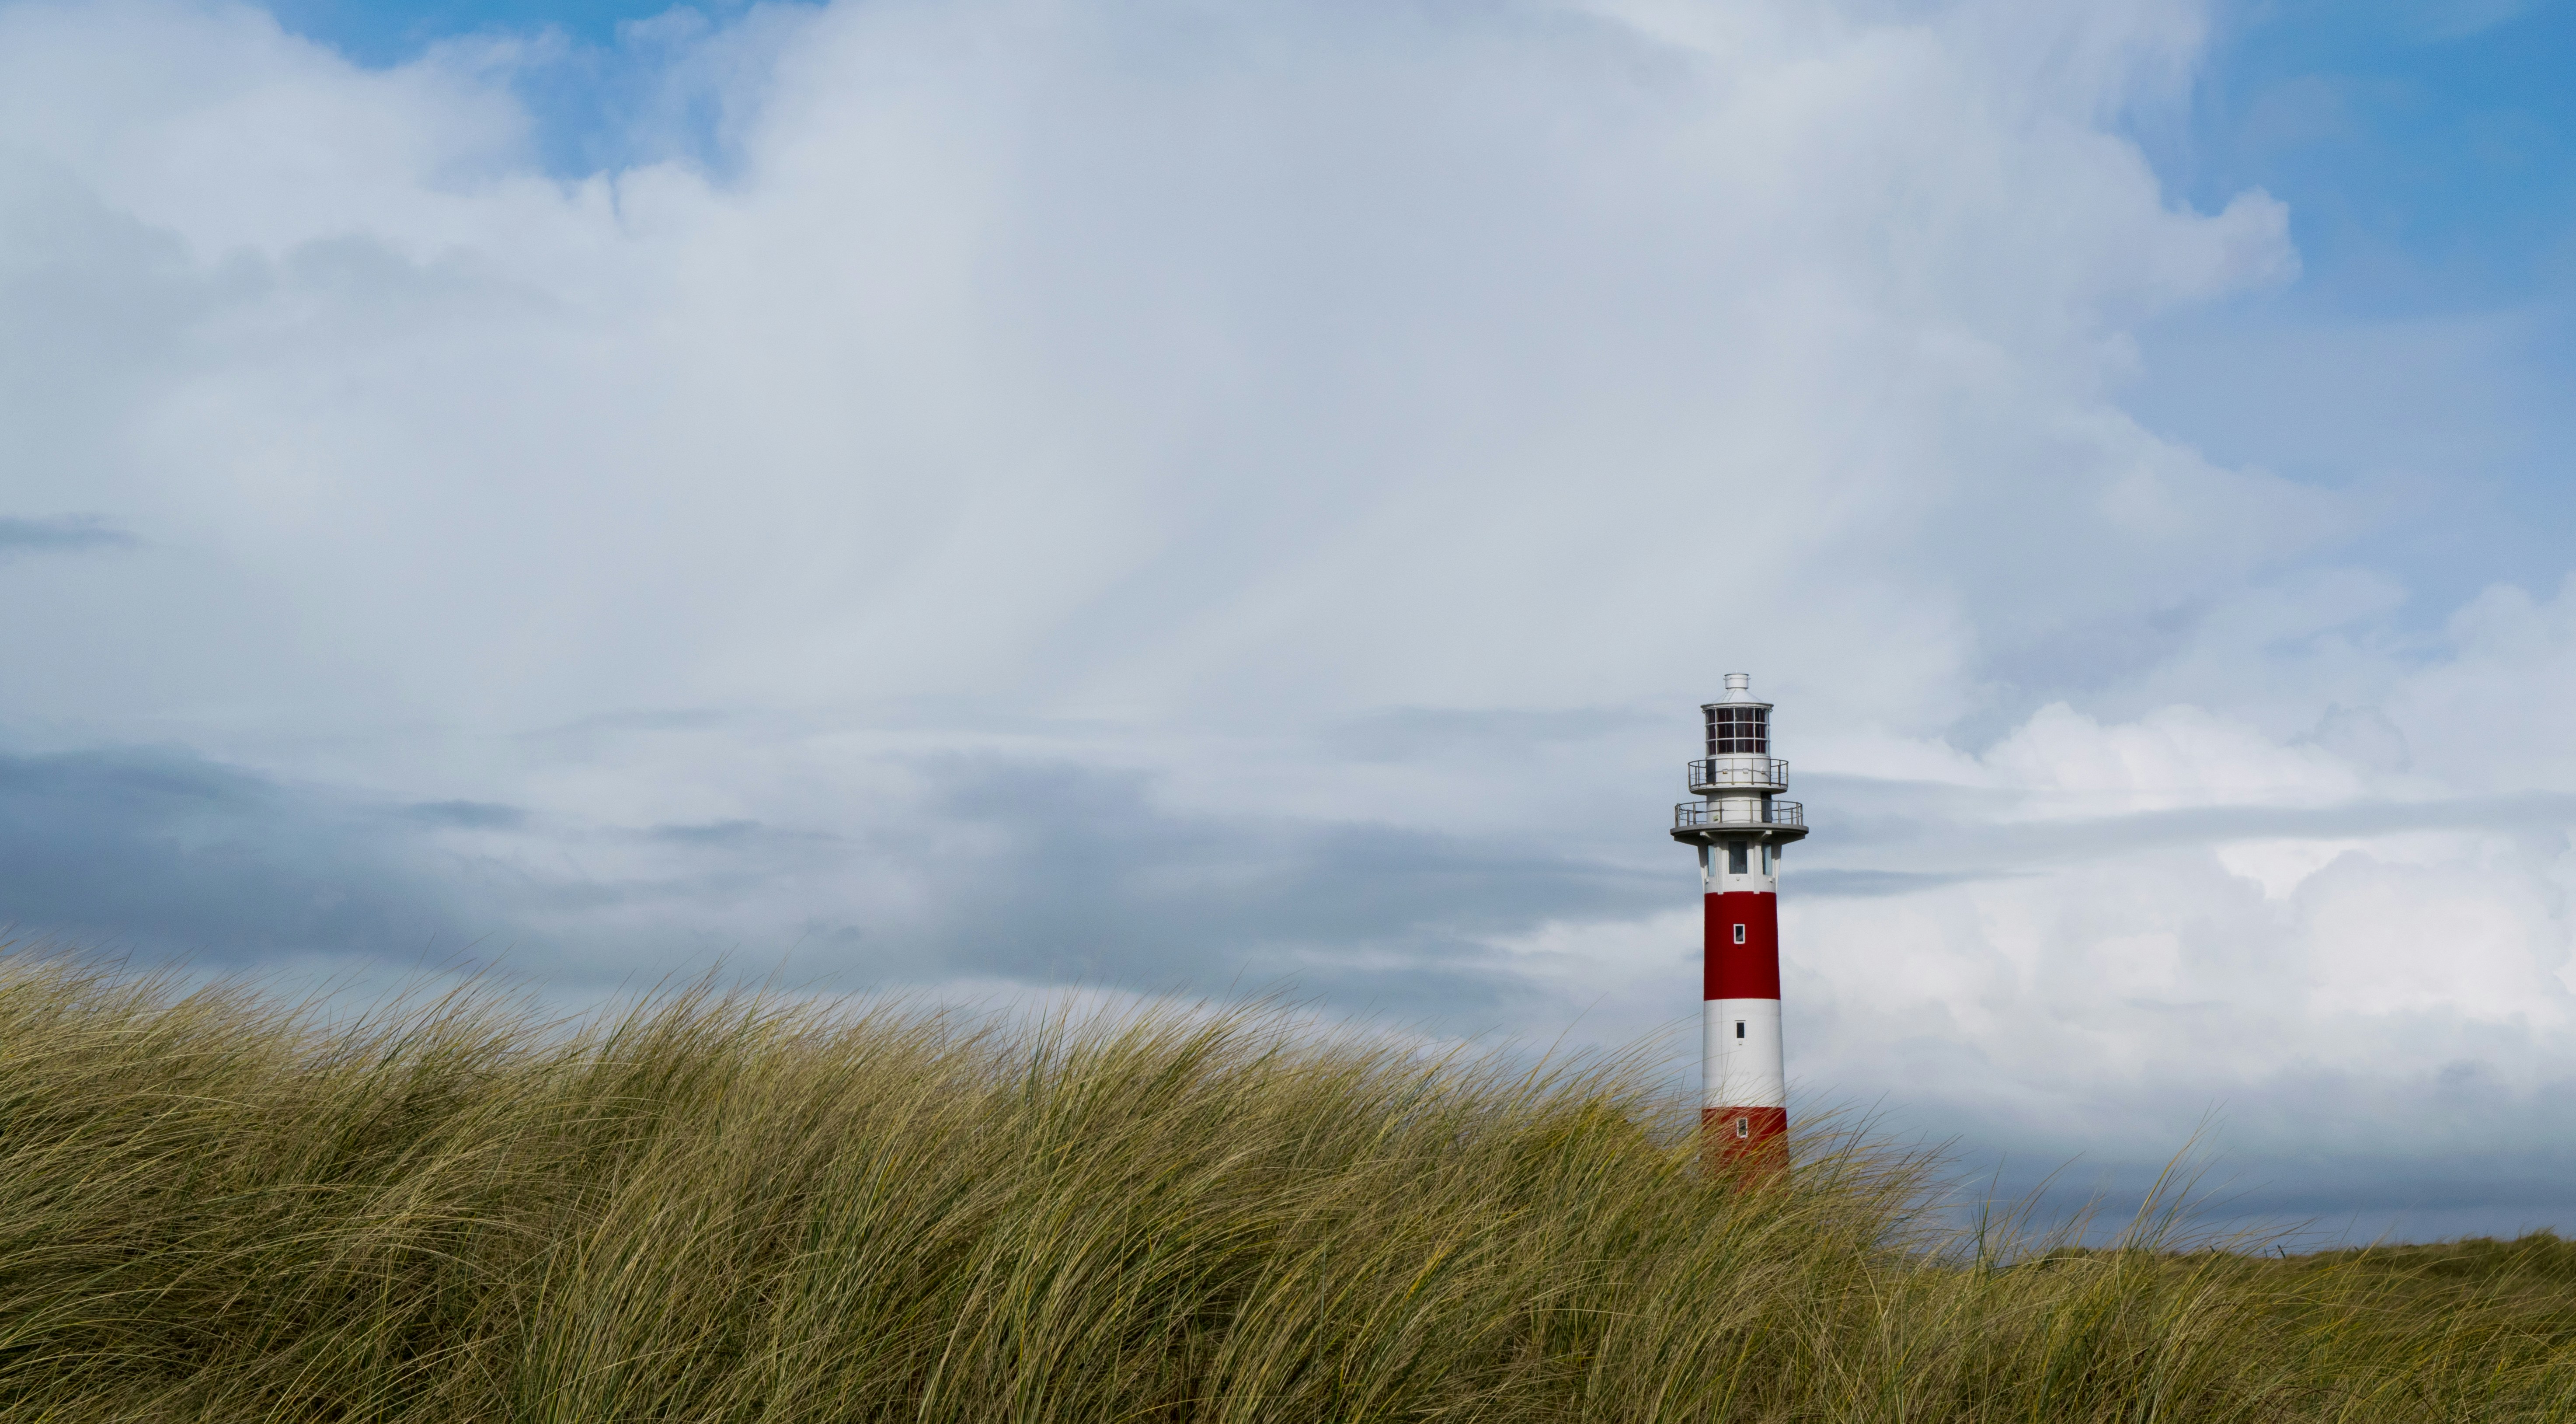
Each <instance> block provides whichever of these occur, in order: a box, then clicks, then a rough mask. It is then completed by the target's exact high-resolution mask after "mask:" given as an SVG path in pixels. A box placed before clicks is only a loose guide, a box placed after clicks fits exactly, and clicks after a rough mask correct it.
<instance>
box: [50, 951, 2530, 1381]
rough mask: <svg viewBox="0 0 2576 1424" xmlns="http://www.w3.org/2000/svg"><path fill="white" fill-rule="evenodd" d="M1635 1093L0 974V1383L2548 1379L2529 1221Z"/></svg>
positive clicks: (1333, 1050)
mask: <svg viewBox="0 0 2576 1424" xmlns="http://www.w3.org/2000/svg"><path fill="white" fill-rule="evenodd" d="M1669 1107H1670V1105H1669V1104H1666V1103H1663V1102H1661V1101H1659V1100H1657V1099H1656V1098H1655V1097H1654V1096H1653V1095H1652V1094H1650V1093H1648V1092H1647V1091H1645V1090H1644V1089H1642V1088H1640V1087H1639V1086H1637V1085H1636V1084H1635V1083H1634V1082H1632V1081H1629V1080H1628V1079H1627V1078H1625V1077H1623V1075H1622V1070H1621V1068H1620V1066H1619V1065H1618V1064H1616V1063H1611V1064H1605V1065H1596V1066H1594V1067H1591V1068H1588V1069H1587V1068H1583V1067H1580V1066H1569V1067H1564V1068H1560V1069H1556V1070H1553V1071H1549V1070H1542V1071H1539V1072H1536V1073H1532V1072H1528V1071H1525V1070H1522V1069H1515V1068H1512V1067H1508V1066H1504V1065H1502V1064H1499V1063H1482V1064H1479V1063H1469V1062H1425V1061H1423V1060H1421V1059H1420V1058H1419V1057H1417V1056H1414V1055H1410V1054H1408V1053H1406V1052H1404V1051H1402V1050H1400V1049H1399V1048H1396V1047H1393V1046H1389V1045H1386V1044H1382V1043H1376V1042H1372V1041H1370V1040H1366V1039H1359V1038H1341V1039H1330V1040H1321V1041H1319V1040H1316V1039H1313V1038H1311V1037H1301V1036H1299V1035H1298V1034H1297V1033H1295V1032H1292V1031H1291V1030H1290V1028H1289V1027H1288V1026H1287V1025H1286V1024H1284V1023H1283V1022H1282V1021H1281V1020H1279V1019H1276V1018H1270V1017H1263V1016H1260V1015H1252V1016H1231V1017H1229V1016H1215V1017H1173V1018H1164V1019H1157V1020H1148V1021H1144V1022H1132V1021H1130V1022H1120V1023H1103V1024H1099V1025H1094V1026H1091V1027H1088V1028H1085V1027H1080V1026H1068V1025H1065V1024H1057V1025H1054V1026H1052V1027H1045V1026H1041V1027H1039V1028H1036V1029H1030V1028H1027V1027H1025V1026H1022V1027H1008V1026H997V1025H995V1024H993V1023H990V1022H988V1021H977V1020H967V1019H959V1018H947V1017H942V1016H939V1015H937V1014H927V1013H921V1012H914V1011H904V1010H894V1009H889V1010H885V1011H881V1012H876V1013H869V1014H860V1015H857V1016H842V1017H835V1016H832V1015H828V1014H824V1013H819V1012H815V1011H811V1010H806V1009H799V1008H791V1007H785V1006H781V1005H778V1004H775V1003H769V1002H763V1001H761V1000H758V999H756V998H744V997H727V996H723V995H714V994H706V993H697V994H682V995H678V996H674V997H670V998H667V999H665V1000H663V1001H660V1002H658V1003H656V1004H654V1005H651V1006H649V1007H647V1008H644V1009H641V1010H638V1011H636V1012H633V1013H631V1014H628V1015H626V1016H624V1017H621V1018H617V1019H615V1020H613V1021H608V1022H603V1023H601V1024H599V1025H596V1026H593V1027H592V1028H590V1029H588V1030H587V1031H581V1032H563V1031H550V1030H548V1029H546V1028H545V1027H544V1026H541V1025H535V1024H531V1023H529V1022H526V1021H524V1020H522V1019H520V1018H517V1017H514V1016H513V1015H512V1014H510V1013H509V1012H506V1011H504V1010H503V1009H501V1008H498V1007H496V1006H495V1005H494V1004H493V1003H492V1002H490V1001H488V1000H485V999H482V998H478V997H475V996H472V995H468V996H465V997H461V998H456V999H451V1000H448V1001H445V1002H442V1003H437V1004H431V1005H425V1006H415V1007H413V1008H409V1009H402V1010H397V1011H390V1012H388V1013H387V1014H386V1015H385V1016H383V1017H381V1018H379V1019H378V1020H376V1021H373V1022H369V1023H365V1024H360V1025H357V1026H355V1027H349V1026H340V1027H330V1026H326V1025H324V1024H323V1023H321V1022H319V1021H317V1020H315V1019H313V1018H311V1017H309V1016H302V1015H299V1014H297V1013H295V1012H293V1011H291V1010H288V1009H284V1008H281V1007H279V1006H277V1005H275V1004H273V1003H269V1002H266V1001H263V1000H262V999H260V998H259V997H257V996H256V995H253V994H251V993H248V992H244V991H240V990H224V989H217V990H210V991H204V992H199V993H194V994H185V995H183V994H180V993H178V992H176V991H175V990H173V989H171V988H170V987H168V986H167V985H165V984H162V983H159V982H156V981H153V980H150V979H134V978H126V977H119V976H116V975H113V974H108V973H101V972H96V971H93V970H88V969H83V968H81V967H78V966H73V965H67V964H65V963H62V962H59V961H50V962H49V961H41V960H23V959H22V960H16V961H0V1420H48V1421H56V1420H61V1421H70V1420H118V1421H136V1424H142V1421H156V1420H180V1419H204V1420H226V1421H235V1420H272V1419H273V1420H350V1421H357V1420H397V1419H399V1420H421V1421H431V1420H435V1421H458V1420H495V1421H498V1420H525V1421H532V1422H533V1421H545V1424H574V1421H583V1424H590V1421H611V1420H647V1419H651V1420H692V1421H697V1420H706V1421H735V1420H739V1421H746V1424H748V1421H764V1424H770V1422H771V1421H775V1424H786V1421H806V1420H811V1421H826V1420H830V1421H841V1420H873V1419H886V1420H896V1419H901V1420H960V1421H977V1422H978V1424H982V1421H1038V1420H1079V1421H1100V1424H1123V1422H1124V1421H1178V1420H1209V1421H1220V1420H1221V1421H1234V1420H1245V1421H1249V1420H1300V1421H1302V1420H1345V1419H1349V1420H1358V1419H1434V1418H1438V1419H1460V1420H1467V1419H1474V1420H1541V1419H1546V1420H1557V1419H1598V1420H1639V1421H1643V1420H1783V1421H1786V1420H1855V1421H1857V1420H1871V1421H1900V1420H1922V1421H1936V1420H1939V1421H1947V1420H1993V1421H1998V1424H2000V1421H2007V1420H2015V1421H2021V1420H2029V1421H2040V1420H2099V1421H2105V1422H2106V1424H2107V1421H2114V1420H2117V1421H2125V1422H2126V1424H2142V1421H2150V1420H2172V1421H2192V1422H2193V1424H2202V1421H2230V1420H2249V1421H2250V1420H2264V1421H2270V1420H2311V1419H2314V1420H2330V1419H2331V1420H2355V1421H2377V1420H2405V1421H2409V1424H2416V1421H2428V1420H2463V1421H2466V1420H2478V1421H2500V1420H2545V1419H2546V1420H2555V1419H2569V1418H2576V1353H2571V1342H2576V1249H2571V1248H2570V1247H2567V1246H2565V1245H2562V1244H2560V1243H2558V1242H2556V1241H2555V1239H2554V1238H2535V1239H2532V1240H2529V1241H2525V1242H2520V1243H2514V1244H2513V1245H2511V1246H2494V1247H2492V1248H2491V1249H2490V1248H2484V1247H2477V1246H2464V1247H2459V1248H2445V1249H2443V1250H2441V1251H2433V1252H2429V1253H2428V1252H2422V1251H2415V1252H2409V1251H2395V1252H2377V1253H2341V1254H2337V1255H2333V1256H2324V1257H2313V1258H2301V1259H2296V1260H2292V1261H2287V1262H2280V1261H2264V1260H2259V1259H2255V1258H2252V1257H2248V1256H2242V1255H2232V1254H2228V1253H2224V1252H2217V1251H2196V1252H2195V1251H2177V1250H2171V1249H2157V1246H2158V1242H2157V1241H2156V1240H2154V1239H2152V1234H2150V1237H2149V1238H2142V1239H2139V1240H2135V1241H2132V1242H2130V1243H2128V1244H2127V1245H2126V1246H2124V1247H2123V1248H2120V1249H2112V1250H2100V1251H2078V1250H2058V1251H2044V1250H2036V1249H2018V1250H2005V1251H2001V1252H1996V1251H1992V1250H1989V1251H1987V1252H1986V1253H1984V1254H1983V1255H1982V1256H1980V1255H1979V1254H1978V1253H1977V1252H1975V1251H1974V1250H1958V1249H1951V1248H1952V1247H1953V1246H1954V1245H1955V1244H1956V1243H1950V1242H1944V1241H1939V1240H1933V1239H1929V1238H1927V1237H1926V1236H1924V1234H1923V1233H1922V1229H1921V1227H1920V1224H1919V1222H1918V1220H1917V1219H1916V1218H1915V1217H1913V1216H1911V1215H1910V1214H1909V1212H1910V1207H1909V1204H1910V1203H1912V1202H1914V1201H1916V1200H1917V1199H1918V1198H1919V1196H1920V1194H1921V1189H1922V1187H1923V1184H1924V1181H1923V1174H1924V1172H1925V1170H1926V1165H1925V1164H1924V1163H1922V1162H1921V1161H1918V1160H1912V1159H1906V1158H1902V1157H1891V1156H1887V1155H1884V1154H1879V1153H1874V1152H1871V1151H1869V1150H1866V1149H1864V1148H1861V1147H1857V1146H1853V1145H1850V1144H1845V1145H1842V1146H1839V1147H1837V1146H1835V1145H1833V1144H1810V1146H1809V1148H1808V1151H1807V1156H1806V1158H1805V1160H1803V1161H1802V1163H1801V1165H1800V1168H1799V1170H1798V1171H1797V1173H1796V1174H1795V1176H1794V1177H1793V1178H1792V1179H1790V1180H1789V1181H1788V1182H1787V1183H1785V1184H1780V1185H1774V1186H1768V1187H1764V1188H1762V1189H1759V1190H1755V1191H1749V1192H1740V1191H1737V1190H1734V1189H1732V1187H1730V1186H1729V1185H1727V1184H1711V1183H1708V1182H1705V1181H1703V1180H1702V1179H1701V1177H1700V1175H1699V1173H1698V1171H1697V1169H1696V1155H1695V1151H1694V1148H1693V1144H1692V1143H1691V1142H1690V1140H1689V1138H1688V1135H1687V1133H1685V1132H1681V1131H1678V1130H1671V1129H1667V1128H1666V1127H1665V1126H1663V1124H1666V1123H1671V1122H1677V1121H1680V1120H1682V1119H1681V1118H1680V1117H1678V1116H1677V1115H1674V1114H1672V1113H1671V1112H1670V1111H1669ZM1987 1244H1988V1245H1989V1246H1992V1245H1993V1243H1992V1241H1991V1240H1990V1241H1989V1242H1988V1243H1987ZM2482 1253H2483V1254H2482ZM2490 1258H2491V1259H2490Z"/></svg>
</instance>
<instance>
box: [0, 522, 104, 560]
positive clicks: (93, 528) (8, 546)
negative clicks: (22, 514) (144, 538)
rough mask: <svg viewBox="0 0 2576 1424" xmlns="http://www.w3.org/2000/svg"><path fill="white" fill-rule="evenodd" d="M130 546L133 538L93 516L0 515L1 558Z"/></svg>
mask: <svg viewBox="0 0 2576 1424" xmlns="http://www.w3.org/2000/svg"><path fill="white" fill-rule="evenodd" d="M133 544H134V536H133V535H131V534H128V533H126V532H125V531H124V530H122V529H119V528H117V527H115V526H114V525H112V524H109V523H108V522H107V521H106V520H104V519H101V518H99V517H98V516H96V515H91V514H59V515H55V516H53V517H52V518H49V519H20V518H11V517H6V516H0V559H5V558H8V557H10V556H11V555H14V554H40V553H41V554H51V553H73V552H77V551H80V550H84V549H124V548H130V547H132V546H133Z"/></svg>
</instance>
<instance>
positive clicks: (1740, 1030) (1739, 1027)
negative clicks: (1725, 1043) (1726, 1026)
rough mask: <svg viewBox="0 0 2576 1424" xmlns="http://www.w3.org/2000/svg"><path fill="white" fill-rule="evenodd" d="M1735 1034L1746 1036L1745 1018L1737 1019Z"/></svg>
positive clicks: (1738, 1036)
mask: <svg viewBox="0 0 2576 1424" xmlns="http://www.w3.org/2000/svg"><path fill="white" fill-rule="evenodd" d="M1735 1036H1736V1037H1737V1038H1742V1037H1744V1020H1742V1019H1737V1020H1736V1021H1735Z"/></svg>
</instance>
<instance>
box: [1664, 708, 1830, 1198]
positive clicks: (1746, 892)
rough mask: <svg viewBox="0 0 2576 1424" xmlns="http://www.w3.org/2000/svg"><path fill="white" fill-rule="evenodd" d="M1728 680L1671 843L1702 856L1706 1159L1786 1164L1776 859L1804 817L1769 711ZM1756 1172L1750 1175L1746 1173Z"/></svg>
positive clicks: (1707, 719) (1707, 722)
mask: <svg viewBox="0 0 2576 1424" xmlns="http://www.w3.org/2000/svg"><path fill="white" fill-rule="evenodd" d="M1752 687H1753V679H1752V678H1751V677H1749V676H1747V675H1745V674H1743V673H1740V672H1731V673H1728V674H1727V675H1726V695H1725V696H1724V697H1721V698H1719V699H1718V700H1717V701H1715V702H1711V703H1707V704H1705V705H1703V706H1702V707H1701V708H1700V715H1701V718H1702V726H1703V728H1704V730H1705V731H1706V733H1707V738H1706V740H1707V755H1705V756H1703V757H1701V758H1699V759H1698V760H1696V761H1693V762H1692V763H1691V764H1690V789H1691V792H1692V794H1693V795H1696V796H1698V797H1699V798H1700V799H1699V800H1697V801H1685V802H1683V803H1681V804H1680V805H1678V806H1675V807H1674V808H1673V839H1674V840H1677V841H1680V842H1682V843H1683V844H1685V845H1690V846H1696V847H1698V849H1699V878H1700V889H1701V891H1702V898H1701V901H1700V903H1701V907H1702V912H1703V920H1702V923H1703V924H1704V925H1705V926H1706V938H1705V941H1704V943H1705V946H1706V955H1707V958H1706V960H1705V962H1704V964H1703V966H1702V970H1701V974H1702V978H1703V979H1704V981H1705V984H1704V988H1705V994H1704V998H1705V1002H1704V1003H1703V1004H1702V1006H1701V1013H1702V1015H1703V1017H1702V1019H1701V1024H1700V1035H1701V1037H1700V1045H1701V1062H1702V1063H1703V1065H1704V1067H1705V1072H1706V1083H1705V1086H1704V1087H1703V1088H1702V1090H1701V1097H1700V1113H1699V1121H1700V1133H1701V1143H1702V1147H1703V1151H1704V1158H1705V1160H1706V1161H1707V1163H1708V1164H1709V1166H1710V1167H1711V1168H1712V1169H1719V1168H1724V1167H1726V1166H1728V1165H1729V1164H1731V1163H1733V1162H1735V1161H1737V1160H1738V1159H1744V1158H1751V1159H1754V1161H1755V1162H1758V1163H1760V1164H1763V1165H1766V1166H1770V1167H1775V1168H1776V1167H1777V1166H1780V1165H1783V1164H1784V1161H1785V1159H1784V1157H1783V1152H1784V1151H1785V1148H1786V1144H1785V1143H1784V1142H1782V1141H1781V1138H1782V1135H1783V1134H1785V1133H1786V1132H1787V1131H1788V1130H1789V1095H1788V1079H1787V1074H1786V1072H1785V1070H1784V1068H1783V1066H1782V1063H1781V1057H1780V849H1781V847H1783V846H1785V845H1787V844H1788V843H1789V842H1791V841H1794V840H1797V839H1799V838H1801V837H1803V836H1805V835H1806V834H1807V819H1806V813H1805V810H1804V808H1802V807H1801V806H1799V804H1798V803H1797V802H1795V801H1782V800H1778V799H1776V798H1777V797H1778V796H1779V794H1780V793H1781V792H1783V791H1786V790H1788V789H1789V764H1788V763H1787V762H1785V761H1782V760H1780V759H1779V758H1777V757H1774V756H1772V755H1771V704H1770V703H1768V702H1756V701H1754V700H1753V691H1752ZM1748 1165H1750V1164H1748Z"/></svg>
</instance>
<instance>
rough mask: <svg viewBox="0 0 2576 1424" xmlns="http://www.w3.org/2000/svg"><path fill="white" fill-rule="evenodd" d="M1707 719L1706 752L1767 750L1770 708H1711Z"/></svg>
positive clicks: (1737, 753) (1730, 753) (1727, 753)
mask: <svg viewBox="0 0 2576 1424" xmlns="http://www.w3.org/2000/svg"><path fill="white" fill-rule="evenodd" d="M1706 716H1707V718H1708V754H1709V755H1710V756H1742V755H1745V754H1747V753H1752V754H1756V755H1758V754H1762V753H1767V752H1769V751H1770V750H1771V709H1770V708H1768V707H1711V708H1709V709H1708V711H1707V713H1706Z"/></svg>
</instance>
